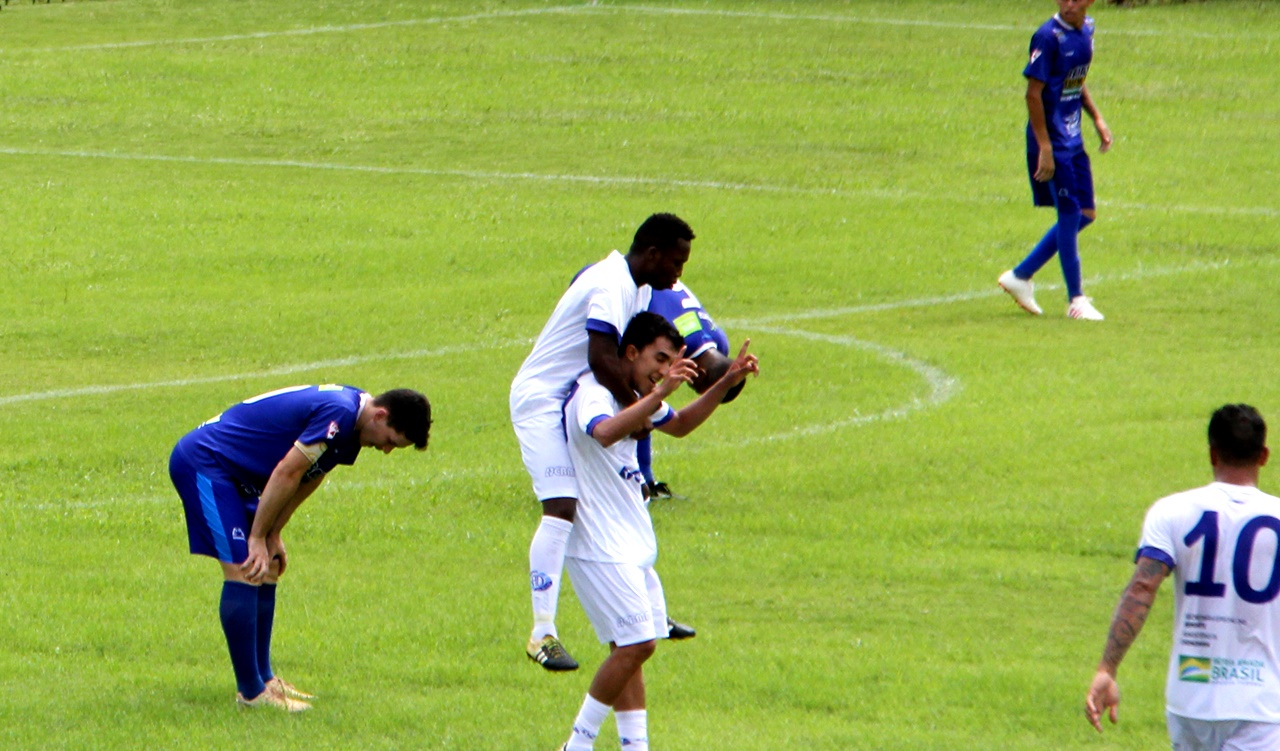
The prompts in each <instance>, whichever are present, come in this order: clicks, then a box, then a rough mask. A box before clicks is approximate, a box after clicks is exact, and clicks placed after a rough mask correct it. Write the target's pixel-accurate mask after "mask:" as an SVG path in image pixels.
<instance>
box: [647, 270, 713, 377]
mask: <svg viewBox="0 0 1280 751" xmlns="http://www.w3.org/2000/svg"><path fill="white" fill-rule="evenodd" d="M649 312H650V313H657V314H658V315H660V316H662V317H663V318H665V319H667V320H668V321H670V322H671V325H673V326H675V327H676V330H677V331H679V332H680V335H681V336H683V337H684V347H685V353H684V355H685V357H688V358H694V357H697V356H698V355H700V354H702V353H703V352H706V351H707V350H709V349H718V350H720V352H721V354H724V355H726V356H728V354H729V337H728V336H727V335H726V334H725V333H724V329H721V328H720V327H719V326H717V325H716V322H715V321H713V320H711V316H710V315H709V314H708V313H707V311H706V310H704V309H703V307H702V304H701V303H699V302H698V298H697V297H694V294H693V292H692V291H690V289H689V288H688V287H686V286H685V285H684V282H676V284H675V286H674V287H672V288H671V289H661V290H657V289H656V290H654V291H653V297H652V298H651V299H650V300H649Z"/></svg>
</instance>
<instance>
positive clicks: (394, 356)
mask: <svg viewBox="0 0 1280 751" xmlns="http://www.w3.org/2000/svg"><path fill="white" fill-rule="evenodd" d="M1277 264H1280V258H1268V259H1258V260H1257V261H1256V262H1255V264H1254V265H1265V266H1275V265H1277ZM1226 268H1231V262H1230V261H1214V262H1193V263H1189V264H1187V265H1185V266H1171V267H1157V268H1150V269H1136V270H1134V271H1130V272H1126V273H1122V274H1110V275H1099V276H1094V277H1090V278H1089V279H1087V280H1086V283H1087V284H1103V283H1107V282H1128V281H1137V280H1141V279H1151V278H1157V277H1163V276H1173V275H1177V274H1189V273H1200V272H1210V271H1217V270H1221V269H1226ZM1060 287H1061V285H1059V284H1045V285H1042V286H1041V289H1043V290H1053V289H1059V288H1060ZM1003 294H1004V293H1003V292H1002V291H1000V289H999V288H997V287H995V285H994V284H993V285H992V287H991V288H990V289H984V290H978V291H973V292H961V293H958V294H954V295H942V296H939V297H923V298H917V299H912V300H896V301H890V302H883V303H870V304H867V305H854V306H848V307H839V308H823V309H817V310H806V311H797V312H795V313H783V314H779V315H769V316H757V317H755V318H746V319H735V318H725V319H721V321H720V322H721V324H722V325H726V326H730V327H732V328H736V329H745V330H748V331H762V332H770V331H771V329H770V328H769V326H770V325H772V324H779V323H791V322H796V321H808V320H819V319H828V318H839V317H841V316H848V315H860V314H864V313H878V312H882V311H888V310H900V309H904V308H929V307H938V306H942V305H949V304H952V303H961V302H969V301H972V300H978V299H982V298H987V297H998V296H1000V295H1003ZM796 335H797V336H804V337H809V338H812V337H820V336H824V335H822V334H807V333H803V334H796ZM531 341H532V340H530V339H525V338H515V339H505V340H500V341H492V342H485V343H479V344H475V343H472V344H459V345H453V346H446V347H436V348H432V349H417V350H410V351H407V352H387V353H381V354H373V355H352V356H350V357H341V358H336V359H332V360H318V361H315V362H304V363H294V364H289V365H280V366H277V367H274V368H267V369H265V370H255V371H247V372H242V373H229V374H224V375H216V376H202V377H199V378H175V379H167V380H162V381H145V382H138V383H118V384H102V385H95V386H79V387H74V388H63V389H52V390H49V391H33V392H28V393H25V394H10V395H8V396H0V407H4V406H7V405H10V404H19V403H23V402H35V401H45V400H48V399H65V398H72V397H80V396H95V395H101V394H114V393H118V392H121V391H146V390H151V389H159V388H176V387H184V386H195V385H200V384H206V383H223V382H227V381H242V380H250V379H254V378H264V377H270V376H280V375H292V374H295V373H308V372H314V371H317V370H326V369H332V368H338V367H348V366H351V365H362V364H365V363H371V362H386V361H390V360H412V359H418V358H425V357H439V356H444V355H451V354H464V353H468V352H478V351H483V350H491V349H504V348H507V347H516V346H521V345H524V346H528V344H529V343H530V342H531ZM854 341H856V340H852V339H851V340H850V342H849V343H848V344H847V346H858V347H863V348H866V349H868V351H875V350H874V348H876V347H879V346H880V345H876V344H871V343H862V344H858V345H855V344H853V342H854ZM837 343H841V342H837ZM864 345H865V346H864ZM883 352H884V353H891V352H894V351H893V350H889V349H884V350H883ZM899 354H900V353H899ZM896 356H897V355H895V356H894V357H896ZM902 357H905V355H902ZM890 359H893V358H890ZM926 380H928V378H926Z"/></svg>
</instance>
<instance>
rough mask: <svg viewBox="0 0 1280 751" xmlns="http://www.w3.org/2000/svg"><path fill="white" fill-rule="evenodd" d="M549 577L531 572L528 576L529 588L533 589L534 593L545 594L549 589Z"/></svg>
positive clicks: (550, 582)
mask: <svg viewBox="0 0 1280 751" xmlns="http://www.w3.org/2000/svg"><path fill="white" fill-rule="evenodd" d="M551 584H552V581H551V577H550V576H547V575H546V574H544V573H542V572H541V571H533V572H531V573H530V574H529V586H530V587H533V591H534V592H546V591H547V590H548V589H551Z"/></svg>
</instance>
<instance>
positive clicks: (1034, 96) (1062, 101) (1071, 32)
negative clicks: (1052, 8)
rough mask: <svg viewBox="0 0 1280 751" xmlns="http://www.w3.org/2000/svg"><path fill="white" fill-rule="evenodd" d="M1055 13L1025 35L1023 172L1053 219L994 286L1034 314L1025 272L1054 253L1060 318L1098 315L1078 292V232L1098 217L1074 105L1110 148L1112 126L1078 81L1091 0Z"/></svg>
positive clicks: (1083, 71) (1064, 1)
mask: <svg viewBox="0 0 1280 751" xmlns="http://www.w3.org/2000/svg"><path fill="white" fill-rule="evenodd" d="M1057 3H1058V14H1057V15H1055V16H1054V17H1053V18H1051V19H1049V20H1048V21H1047V22H1046V23H1045V24H1044V25H1043V26H1041V27H1040V28H1039V29H1037V30H1036V33H1035V34H1034V35H1032V37H1031V57H1030V60H1029V61H1028V63H1027V67H1026V68H1025V69H1024V70H1023V71H1022V74H1023V76H1025V77H1026V79H1027V96H1026V99H1027V115H1028V122H1027V173H1028V174H1029V175H1030V176H1031V193H1032V196H1033V198H1034V200H1035V205H1036V206H1053V207H1054V208H1055V209H1056V210H1057V215H1058V221H1057V224H1055V225H1054V226H1053V227H1052V228H1050V229H1049V231H1048V232H1047V233H1045V236H1044V237H1043V238H1041V240H1040V242H1039V243H1037V244H1036V246H1035V248H1033V249H1032V251H1031V253H1030V254H1028V255H1027V257H1026V258H1024V259H1023V260H1022V263H1020V264H1018V265H1017V266H1015V267H1014V268H1013V269H1010V270H1009V271H1006V272H1004V273H1003V274H1001V275H1000V279H999V284H1000V287H1001V288H1002V289H1004V291H1005V292H1008V293H1009V294H1010V295H1012V296H1013V299H1014V300H1015V301H1016V302H1017V303H1018V305H1020V306H1021V307H1022V308H1023V309H1024V310H1026V311H1027V312H1028V313H1032V314H1034V315H1040V314H1041V313H1042V312H1043V311H1042V310H1041V309H1040V306H1039V305H1037V304H1036V299H1035V294H1034V287H1033V285H1032V283H1031V277H1032V276H1034V275H1035V273H1036V272H1037V271H1039V270H1040V269H1041V267H1043V266H1044V265H1045V264H1046V263H1048V262H1049V259H1051V258H1053V256H1054V254H1057V256H1058V260H1059V262H1060V263H1061V264H1062V276H1063V278H1064V279H1065V281H1066V286H1067V298H1068V300H1069V301H1070V304H1069V305H1068V306H1067V316H1068V317H1070V318H1078V319H1081V320H1086V321H1101V320H1103V316H1102V314H1101V313H1099V312H1098V310H1097V309H1096V308H1094V307H1093V303H1092V301H1091V300H1090V299H1089V298H1088V297H1085V296H1084V289H1083V282H1082V280H1081V279H1082V277H1081V273H1080V253H1079V247H1078V243H1077V238H1078V236H1079V234H1080V232H1081V231H1082V230H1084V228H1085V227H1088V226H1089V225H1090V224H1092V223H1093V221H1094V219H1096V218H1097V209H1096V206H1095V203H1094V193H1093V171H1092V168H1091V166H1090V163H1089V155H1088V154H1087V153H1086V152H1085V150H1084V138H1083V136H1082V135H1081V133H1080V115H1081V111H1082V110H1083V111H1084V112H1087V113H1089V116H1090V117H1091V118H1092V119H1093V125H1094V128H1095V129H1096V130H1097V131H1098V137H1099V138H1100V139H1101V141H1102V146H1101V149H1100V150H1101V151H1102V152H1103V153H1106V152H1107V151H1108V150H1109V149H1110V148H1111V142H1112V139H1111V130H1110V129H1109V128H1108V127H1107V124H1106V122H1105V121H1104V120H1103V119H1102V114H1101V113H1100V112H1099V111H1098V108H1097V106H1096V105H1095V104H1094V102H1093V98H1092V97H1091V96H1090V95H1089V89H1088V87H1086V86H1085V77H1086V76H1088V74H1089V65H1090V64H1091V63H1092V62H1093V19H1092V18H1089V17H1088V16H1086V15H1085V12H1086V11H1087V10H1088V9H1089V6H1091V5H1093V0H1057Z"/></svg>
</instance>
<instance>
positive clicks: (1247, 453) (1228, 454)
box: [1209, 404, 1267, 466]
mask: <svg viewBox="0 0 1280 751" xmlns="http://www.w3.org/2000/svg"><path fill="white" fill-rule="evenodd" d="M1266 446H1267V423H1266V421H1265V420H1263V419H1262V415H1260V414H1258V410H1256V409H1254V408H1253V407H1250V406H1249V405H1248V404H1228V405H1225V406H1223V407H1219V408H1218V410H1217V411H1216V412H1214V413H1213V417H1211V418H1209V447H1210V448H1212V449H1214V450H1215V451H1217V452H1218V458H1219V459H1221V460H1222V461H1223V462H1225V463H1227V464H1231V465H1235V466H1240V465H1248V464H1253V463H1255V462H1257V461H1258V457H1259V456H1261V455H1262V450H1263V449H1264V448H1266Z"/></svg>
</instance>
